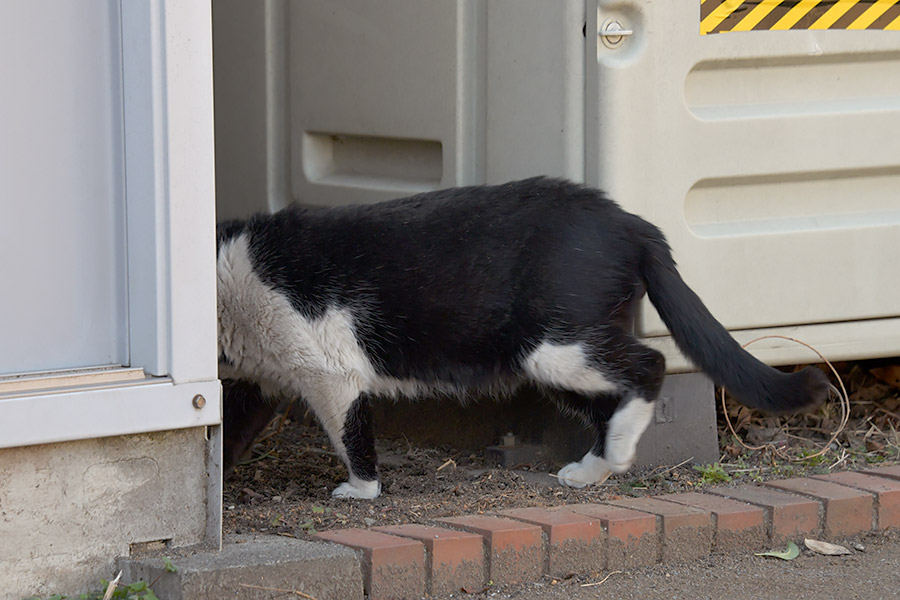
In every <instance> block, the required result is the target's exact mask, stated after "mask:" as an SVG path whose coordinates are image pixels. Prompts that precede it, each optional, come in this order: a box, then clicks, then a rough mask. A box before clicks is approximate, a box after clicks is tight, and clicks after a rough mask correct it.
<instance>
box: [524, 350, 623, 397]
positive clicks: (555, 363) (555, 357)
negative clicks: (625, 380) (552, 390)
mask: <svg viewBox="0 0 900 600" xmlns="http://www.w3.org/2000/svg"><path fill="white" fill-rule="evenodd" d="M522 367H523V368H524V369H525V372H526V373H528V375H530V376H531V377H532V378H534V379H535V380H536V381H539V382H541V383H545V384H547V385H552V386H554V387H558V388H562V389H566V390H571V391H573V392H584V393H597V392H612V391H615V390H616V385H615V384H614V383H613V382H611V381H610V380H608V379H607V378H606V377H604V375H603V373H601V372H600V371H598V370H597V369H595V368H593V367H591V366H590V365H589V364H588V361H587V355H586V354H585V352H584V347H583V346H582V345H581V344H552V343H550V342H542V343H541V344H540V345H539V346H538V347H537V348H535V349H534V351H532V352H531V354H529V355H528V356H526V357H525V360H524V361H523V362H522Z"/></svg>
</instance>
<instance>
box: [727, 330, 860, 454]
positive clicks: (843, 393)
mask: <svg viewBox="0 0 900 600" xmlns="http://www.w3.org/2000/svg"><path fill="white" fill-rule="evenodd" d="M770 338H776V339H782V340H787V341H789V342H795V343H797V344H800V345H801V346H805V347H807V348H809V349H810V350H812V351H813V352H815V353H816V354H817V355H818V356H819V358H821V359H822V361H823V362H824V363H825V364H826V365H828V368H829V369H831V372H832V373H833V374H834V377H835V379H837V382H838V384H839V385H840V386H841V389H840V391H838V389H837V388H836V387H835V386H833V385H832V386H831V392H832V393H833V394H834V395H835V396H837V397H838V399H839V400H840V402H841V422H840V424H839V425H838V427H837V429H836V430H835V431H834V433H833V434H832V435H831V439H829V440H828V442H827V443H825V445H824V446H822V447H821V449H820V450H819V451H818V452H816V453H815V454H811V455H809V456H804V457H802V458H790V457H787V456H786V455H784V454H782V453H781V452H780V451H779V449H778V448H776V447H774V446H773V445H772V444H764V445H762V446H749V445H747V444H746V443H744V440H743V439H741V436H739V435H738V434H737V432H736V431H735V430H734V427H733V426H732V424H731V418H730V417H729V416H728V408H727V407H726V406H725V390H724V389H723V390H722V394H721V398H722V413H723V415H724V416H725V422H726V423H727V424H728V430H729V431H730V432H731V435H733V436H734V439H736V440H737V441H738V443H739V444H740V445H741V446H743V447H744V448H746V449H748V450H763V449H765V448H770V449H772V451H773V452H774V453H776V454H779V455H781V456H783V457H784V458H787V460H790V461H791V462H800V461H806V460H809V459H811V458H816V457H818V456H822V455H823V454H825V453H826V452H828V450H829V448H830V446H831V444H832V443H834V441H835V440H836V439H837V438H838V436H839V435H840V434H841V432H842V431H843V430H844V428H845V427H846V426H847V422H848V421H850V396H849V394H847V388H846V387H844V381H843V380H842V379H841V376H840V375H838V372H837V370H836V369H835V368H834V365H832V364H831V362H830V361H829V360H828V359H827V358H825V356H823V355H822V353H821V352H819V351H818V350H816V349H815V348H813V347H812V346H810V345H809V344H807V343H806V342H802V341H800V340H797V339H794V338H792V337H787V336H784V335H764V336H762V337H758V338H756V339H755V340H750V341H749V342H747V343H746V344H744V345H743V346H742V347H743V348H746V347H747V346H749V345H750V344H753V343H756V342H758V341H760V340H765V339H770ZM840 462H841V461H838V463H840ZM836 464H837V463H836Z"/></svg>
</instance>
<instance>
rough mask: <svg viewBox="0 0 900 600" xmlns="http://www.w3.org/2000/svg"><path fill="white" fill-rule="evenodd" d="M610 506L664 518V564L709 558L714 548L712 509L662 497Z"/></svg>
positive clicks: (638, 499)
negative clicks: (668, 500)
mask: <svg viewBox="0 0 900 600" xmlns="http://www.w3.org/2000/svg"><path fill="white" fill-rule="evenodd" d="M609 504H612V505H614V506H621V507H622V508H630V509H633V510H639V511H641V512H646V513H650V514H654V515H657V516H658V517H660V519H661V520H662V528H661V529H662V560H663V562H684V561H686V560H694V559H696V558H700V557H703V556H707V555H708V554H709V552H710V550H711V548H712V515H711V513H710V511H708V510H704V509H700V508H695V507H693V506H686V505H684V504H676V503H674V502H666V501H665V500H660V499H659V498H628V499H624V500H614V501H611V502H609Z"/></svg>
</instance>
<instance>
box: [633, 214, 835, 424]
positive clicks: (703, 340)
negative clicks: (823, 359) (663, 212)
mask: <svg viewBox="0 0 900 600" xmlns="http://www.w3.org/2000/svg"><path fill="white" fill-rule="evenodd" d="M646 225H647V226H648V227H647V228H642V231H641V237H642V238H643V239H642V240H641V241H642V246H643V248H644V254H643V257H642V262H641V271H642V274H643V278H644V281H645V283H646V285H647V295H648V296H649V297H650V301H651V302H652V303H653V306H655V307H656V310H657V311H658V312H659V316H660V317H662V320H663V322H664V323H665V324H666V326H667V327H668V328H669V331H671V332H672V337H673V338H674V339H675V343H676V344H677V345H678V348H679V349H680V350H681V351H682V352H683V353H684V355H685V356H687V357H688V358H689V359H690V360H691V361H692V362H693V363H694V364H695V365H696V366H698V367H699V368H700V369H701V370H703V371H704V372H705V373H706V374H707V375H709V376H710V377H711V378H712V380H713V381H715V382H716V383H717V384H718V385H721V386H723V387H724V388H725V389H727V390H728V391H729V392H731V394H733V395H734V396H735V397H736V398H737V399H738V400H739V401H740V402H741V403H743V404H745V405H747V406H750V407H752V408H758V409H762V410H765V411H768V412H792V411H797V410H801V409H805V408H809V407H813V406H816V405H818V404H819V403H821V402H822V401H823V400H825V398H826V397H827V396H828V390H829V383H828V379H827V378H826V377H825V374H824V373H823V372H822V371H820V370H819V369H817V368H815V367H807V368H805V369H803V370H801V371H799V372H796V373H784V372H782V371H779V370H777V369H773V368H772V367H770V366H768V365H765V364H763V363H762V362H760V361H759V360H757V359H756V358H754V357H753V356H752V355H751V354H750V353H748V352H747V351H746V350H744V349H743V348H741V346H740V344H738V343H737V341H735V339H734V338H733V337H731V335H730V334H729V333H728V331H726V329H725V328H724V327H723V326H722V325H721V324H720V323H719V322H718V321H716V319H715V317H713V316H712V314H710V312H709V310H708V309H707V308H706V306H704V304H703V302H702V301H701V300H700V298H699V297H698V296H697V294H695V293H694V291H693V290H691V288H689V287H688V285H687V284H686V283H685V282H684V280H683V279H682V278H681V275H679V273H678V270H677V269H676V267H675V261H674V259H673V258H672V252H671V250H670V249H669V246H668V244H667V243H666V240H665V237H664V236H663V234H662V232H660V231H659V229H657V228H656V227H654V226H652V225H650V224H649V223H648V224H646Z"/></svg>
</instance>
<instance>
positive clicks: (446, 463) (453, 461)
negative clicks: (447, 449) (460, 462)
mask: <svg viewBox="0 0 900 600" xmlns="http://www.w3.org/2000/svg"><path fill="white" fill-rule="evenodd" d="M450 465H453V467H454V468H455V467H456V461H455V460H453V459H452V458H448V459H447V460H446V462H444V464H442V465H441V466H439V467H438V468H437V470H438V471H440V470H441V469H443V468H444V467H448V466H450Z"/></svg>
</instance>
